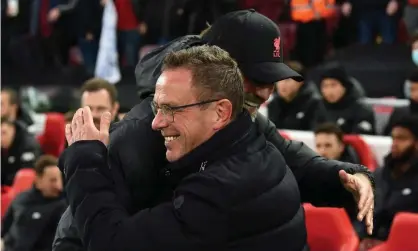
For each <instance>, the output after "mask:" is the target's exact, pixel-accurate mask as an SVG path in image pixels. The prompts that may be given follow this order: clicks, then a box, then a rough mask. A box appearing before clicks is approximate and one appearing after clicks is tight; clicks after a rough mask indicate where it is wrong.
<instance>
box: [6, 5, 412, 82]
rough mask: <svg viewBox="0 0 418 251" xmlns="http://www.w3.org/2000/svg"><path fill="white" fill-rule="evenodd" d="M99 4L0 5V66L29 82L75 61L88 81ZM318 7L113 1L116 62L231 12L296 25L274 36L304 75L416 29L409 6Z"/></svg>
mask: <svg viewBox="0 0 418 251" xmlns="http://www.w3.org/2000/svg"><path fill="white" fill-rule="evenodd" d="M106 1H108V0H92V1H79V0H35V1H23V0H2V5H1V10H2V63H3V64H2V65H3V66H4V67H5V68H13V67H17V68H18V69H19V70H21V72H24V73H25V74H31V75H29V76H36V74H39V72H40V71H41V72H42V71H45V70H52V71H56V70H62V69H63V68H64V69H65V67H67V66H68V65H71V64H77V63H81V62H82V63H83V65H84V66H85V69H86V71H87V72H88V73H89V74H90V75H93V74H94V69H95V64H96V59H97V54H98V50H99V42H100V36H101V31H102V17H103V9H104V6H105V4H106ZM320 2H321V1H319V2H318V3H320ZM324 2H326V4H323V5H321V4H319V5H318V6H315V8H317V9H318V10H319V12H318V13H317V14H315V15H313V14H312V13H309V10H308V9H304V8H306V7H304V6H306V5H307V4H308V3H309V1H305V0H292V1H288V0H265V1H257V0H220V1H211V0H204V1H196V0H181V1H172V0H153V1H147V0H114V5H115V7H116V13H117V16H118V19H117V38H116V39H117V46H118V52H119V55H120V56H119V61H120V64H121V66H131V67H134V66H135V65H136V63H137V61H138V58H139V56H140V48H141V47H143V46H144V45H150V44H151V45H158V44H164V43H165V42H167V41H170V40H171V39H173V38H176V37H179V36H182V35H186V34H198V33H200V32H201V31H202V30H203V29H205V27H207V25H208V24H210V23H211V22H213V20H215V19H216V18H217V17H219V16H220V15H222V14H224V13H226V12H229V11H232V10H236V9H246V8H254V9H256V10H257V11H259V12H260V13H261V14H264V15H266V16H267V17H269V18H270V19H272V20H273V21H276V22H278V23H280V24H286V23H293V24H296V26H297V29H296V30H292V32H290V33H288V32H287V31H286V28H284V30H282V31H283V32H284V33H285V34H284V37H285V39H284V40H285V42H284V43H285V45H286V46H285V48H284V51H285V56H286V57H287V58H288V59H291V60H296V61H299V62H300V63H301V64H302V65H303V66H304V67H306V68H309V67H312V66H315V65H317V64H319V63H321V62H322V61H323V60H324V58H326V57H327V55H329V54H330V53H331V54H332V52H333V50H334V49H338V48H342V47H345V46H348V45H350V44H353V43H362V44H373V43H384V44H394V43H400V42H407V40H408V37H409V36H412V35H413V34H414V33H415V32H416V29H417V26H418V24H417V23H418V21H417V16H418V14H417V7H416V5H417V3H416V1H415V0H409V1H406V0H392V1H387V0H383V1H382V0H374V1H359V0H348V1H324ZM283 27H284V26H283ZM249 37H250V34H249ZM74 48H77V49H74Z"/></svg>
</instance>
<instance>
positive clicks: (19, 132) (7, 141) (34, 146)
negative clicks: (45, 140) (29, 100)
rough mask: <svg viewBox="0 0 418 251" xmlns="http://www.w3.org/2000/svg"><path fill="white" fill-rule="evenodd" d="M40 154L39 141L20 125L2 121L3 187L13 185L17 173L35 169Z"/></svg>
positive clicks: (5, 120)
mask: <svg viewBox="0 0 418 251" xmlns="http://www.w3.org/2000/svg"><path fill="white" fill-rule="evenodd" d="M40 153H41V147H40V146H39V143H38V141H37V140H36V139H35V137H34V136H33V135H31V134H30V133H29V132H27V131H26V129H25V128H24V127H23V126H22V125H21V124H20V123H17V122H12V121H9V120H7V119H4V118H2V119H1V185H7V186H10V185H12V184H13V179H14V177H15V175H16V173H17V171H18V170H19V169H21V168H31V167H33V166H34V164H35V161H36V159H37V158H38V156H39V155H40Z"/></svg>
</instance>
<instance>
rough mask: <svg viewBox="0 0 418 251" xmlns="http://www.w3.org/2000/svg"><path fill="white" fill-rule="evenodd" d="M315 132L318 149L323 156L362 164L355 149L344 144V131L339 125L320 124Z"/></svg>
mask: <svg viewBox="0 0 418 251" xmlns="http://www.w3.org/2000/svg"><path fill="white" fill-rule="evenodd" d="M314 134H315V145H316V151H317V152H318V154H319V155H321V156H322V157H325V158H327V159H332V160H339V161H343V162H349V163H353V164H360V159H359V157H358V155H357V153H356V152H355V150H354V149H353V148H352V147H351V146H349V145H345V144H344V133H343V131H341V129H340V128H339V127H338V126H337V125H335V124H332V123H325V124H322V125H319V126H318V127H317V128H316V129H315V132H314Z"/></svg>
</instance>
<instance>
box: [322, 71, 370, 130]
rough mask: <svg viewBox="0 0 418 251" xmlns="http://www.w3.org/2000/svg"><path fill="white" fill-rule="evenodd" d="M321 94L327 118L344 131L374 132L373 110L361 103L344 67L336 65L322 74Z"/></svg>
mask: <svg viewBox="0 0 418 251" xmlns="http://www.w3.org/2000/svg"><path fill="white" fill-rule="evenodd" d="M321 94H322V96H323V99H324V102H325V109H326V113H327V118H328V119H330V122H333V123H335V124H337V125H338V126H339V127H340V128H341V130H342V131H343V132H344V133H359V134H375V119H374V113H373V110H372V108H371V107H369V106H367V105H366V104H364V103H362V101H361V98H360V95H359V92H357V91H356V90H355V88H354V85H353V83H352V82H351V81H350V78H349V76H348V74H347V72H346V71H345V69H344V68H342V67H339V66H336V67H333V68H329V69H328V70H326V71H325V72H324V73H323V74H322V78H321Z"/></svg>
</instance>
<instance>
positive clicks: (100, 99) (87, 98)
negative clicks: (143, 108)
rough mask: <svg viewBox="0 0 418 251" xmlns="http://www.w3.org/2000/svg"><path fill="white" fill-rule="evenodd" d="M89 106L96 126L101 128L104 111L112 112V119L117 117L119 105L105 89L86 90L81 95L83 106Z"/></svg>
mask: <svg viewBox="0 0 418 251" xmlns="http://www.w3.org/2000/svg"><path fill="white" fill-rule="evenodd" d="M85 106H89V107H90V109H91V113H92V115H93V121H94V124H95V126H96V128H98V129H99V128H100V118H101V116H102V114H103V113H104V112H110V114H111V115H112V121H113V120H114V119H115V117H116V115H117V112H118V109H119V105H118V103H117V102H115V103H113V102H112V99H111V97H110V95H109V93H108V92H107V91H106V90H105V89H101V90H98V91H94V92H88V91H85V92H84V93H83V95H82V96H81V107H85Z"/></svg>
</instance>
